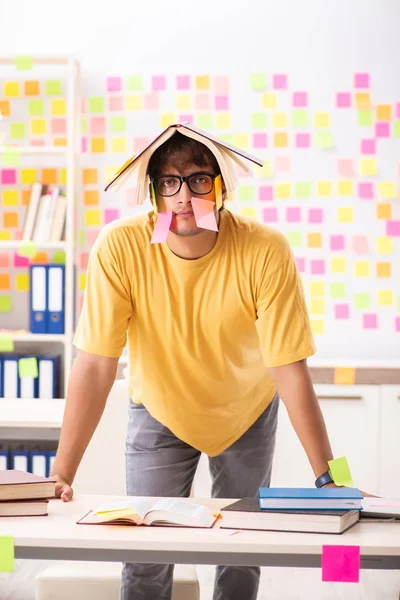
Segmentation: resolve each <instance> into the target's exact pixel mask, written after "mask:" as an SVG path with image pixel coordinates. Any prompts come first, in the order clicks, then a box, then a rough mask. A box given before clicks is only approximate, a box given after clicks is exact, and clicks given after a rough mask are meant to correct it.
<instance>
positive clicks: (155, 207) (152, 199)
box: [150, 182, 158, 213]
mask: <svg viewBox="0 0 400 600" xmlns="http://www.w3.org/2000/svg"><path fill="white" fill-rule="evenodd" d="M150 196H151V203H152V205H153V208H154V212H155V213H157V212H158V211H157V202H156V192H155V190H154V184H153V182H151V183H150Z"/></svg>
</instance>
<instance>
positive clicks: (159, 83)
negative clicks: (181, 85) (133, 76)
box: [151, 75, 166, 92]
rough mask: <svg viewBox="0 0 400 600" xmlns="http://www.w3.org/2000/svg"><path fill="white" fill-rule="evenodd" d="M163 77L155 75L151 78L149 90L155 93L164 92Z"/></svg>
mask: <svg viewBox="0 0 400 600" xmlns="http://www.w3.org/2000/svg"><path fill="white" fill-rule="evenodd" d="M165 88H166V83H165V76H164V75H155V76H154V77H152V78H151V89H152V90H153V91H155V92H157V91H158V90H165Z"/></svg>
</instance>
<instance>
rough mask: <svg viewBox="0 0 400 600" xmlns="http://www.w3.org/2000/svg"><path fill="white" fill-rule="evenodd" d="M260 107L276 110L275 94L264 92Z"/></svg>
mask: <svg viewBox="0 0 400 600" xmlns="http://www.w3.org/2000/svg"><path fill="white" fill-rule="evenodd" d="M262 107H263V108H276V94H274V93H272V92H266V93H265V94H263V95H262Z"/></svg>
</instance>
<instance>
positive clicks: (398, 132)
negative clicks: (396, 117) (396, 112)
mask: <svg viewBox="0 0 400 600" xmlns="http://www.w3.org/2000/svg"><path fill="white" fill-rule="evenodd" d="M393 136H394V137H400V121H395V122H394V123H393Z"/></svg>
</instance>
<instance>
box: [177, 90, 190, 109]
mask: <svg viewBox="0 0 400 600" xmlns="http://www.w3.org/2000/svg"><path fill="white" fill-rule="evenodd" d="M176 108H177V109H178V110H190V109H191V108H192V97H191V95H190V94H177V95H176Z"/></svg>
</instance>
